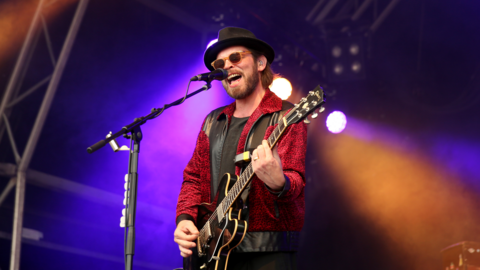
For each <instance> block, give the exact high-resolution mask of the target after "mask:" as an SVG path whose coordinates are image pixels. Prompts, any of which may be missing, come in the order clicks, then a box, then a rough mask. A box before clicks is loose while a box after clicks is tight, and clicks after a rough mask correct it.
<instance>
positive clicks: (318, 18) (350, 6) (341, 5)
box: [305, 0, 400, 34]
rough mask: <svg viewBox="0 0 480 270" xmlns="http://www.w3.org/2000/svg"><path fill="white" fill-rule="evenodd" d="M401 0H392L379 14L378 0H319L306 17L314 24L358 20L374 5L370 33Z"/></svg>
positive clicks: (375, 29)
mask: <svg viewBox="0 0 480 270" xmlns="http://www.w3.org/2000/svg"><path fill="white" fill-rule="evenodd" d="M398 2H400V0H390V2H389V3H388V4H387V5H386V6H385V8H384V9H383V10H382V11H381V12H380V14H378V5H377V0H363V1H361V0H319V1H318V2H317V4H316V5H315V6H314V7H313V9H312V11H311V12H310V13H309V14H308V15H307V17H306V18H305V20H306V21H309V22H311V24H312V25H320V24H323V23H326V22H330V23H331V22H339V21H344V20H350V21H351V22H356V21H358V20H359V19H360V18H361V17H362V15H363V14H364V13H365V12H366V10H367V9H368V8H369V7H370V5H373V23H372V24H371V25H370V26H369V27H368V33H370V34H373V33H374V32H375V31H377V29H378V28H379V27H380V25H381V24H382V23H383V22H384V21H385V19H386V18H387V17H388V15H390V13H391V12H392V10H393V9H394V8H395V6H396V5H397V4H398Z"/></svg>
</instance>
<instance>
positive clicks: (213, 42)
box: [207, 39, 218, 49]
mask: <svg viewBox="0 0 480 270" xmlns="http://www.w3.org/2000/svg"><path fill="white" fill-rule="evenodd" d="M217 41H218V39H214V40H212V41H210V42H209V43H208V45H207V49H208V47H210V46H212V45H213V44H215V43H217Z"/></svg>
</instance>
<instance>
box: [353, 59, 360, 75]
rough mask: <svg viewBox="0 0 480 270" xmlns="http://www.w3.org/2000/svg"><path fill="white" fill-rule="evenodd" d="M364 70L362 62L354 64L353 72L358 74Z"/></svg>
mask: <svg viewBox="0 0 480 270" xmlns="http://www.w3.org/2000/svg"><path fill="white" fill-rule="evenodd" d="M361 70H362V64H360V62H358V61H355V62H353V63H352V71H353V72H355V73H358V72H360V71H361Z"/></svg>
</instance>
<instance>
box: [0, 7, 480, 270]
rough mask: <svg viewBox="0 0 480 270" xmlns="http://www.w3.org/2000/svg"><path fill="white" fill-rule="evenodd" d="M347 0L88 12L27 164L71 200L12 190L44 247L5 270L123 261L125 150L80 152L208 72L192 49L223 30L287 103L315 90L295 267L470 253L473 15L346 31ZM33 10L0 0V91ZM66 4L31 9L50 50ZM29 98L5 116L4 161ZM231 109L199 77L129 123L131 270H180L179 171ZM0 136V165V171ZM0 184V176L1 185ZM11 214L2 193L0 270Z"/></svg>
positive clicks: (393, 263)
mask: <svg viewBox="0 0 480 270" xmlns="http://www.w3.org/2000/svg"><path fill="white" fill-rule="evenodd" d="M364 1H365V0H363V1H360V0H340V1H307V0H297V1H241V2H224V1H216V0H214V1H197V0H186V1H183V2H179V1H160V0H158V1H155V0H138V1H134V0H128V1H127V0H121V1H114V0H101V1H100V0H91V1H90V2H89V5H88V8H87V10H86V13H85V17H84V19H83V21H82V24H81V26H80V30H79V32H78V36H77V38H76V40H75V43H74V45H73V48H72V51H71V54H70V57H69V59H68V62H67V65H66V68H65V71H64V74H63V77H62V79H61V81H60V84H59V87H58V90H57V93H56V96H55V98H54V100H53V104H52V107H51V109H50V112H49V114H48V117H47V120H46V123H45V126H44V128H43V131H42V133H41V136H40V139H39V141H38V145H37V147H36V149H35V154H34V155H33V158H32V161H31V164H30V167H29V168H30V169H31V170H34V171H35V172H37V173H44V174H48V175H51V176H54V177H56V178H54V179H56V180H59V181H60V182H55V183H63V184H64V185H66V184H65V183H67V184H68V187H69V188H71V190H70V191H67V189H68V188H66V187H65V186H62V187H60V185H59V184H57V185H55V184H53V185H48V184H45V183H44V184H41V183H38V182H29V181H28V180H27V188H26V202H25V216H24V228H28V229H31V230H35V231H38V232H41V233H42V234H43V237H42V238H41V239H39V240H33V239H28V238H25V239H24V240H25V241H24V242H23V245H22V255H21V269H86V268H87V269H120V268H122V267H123V266H122V264H123V263H122V262H123V257H122V256H123V242H122V241H123V229H121V228H120V227H119V219H120V216H121V209H122V208H123V205H122V199H123V192H124V187H123V184H124V180H123V177H124V174H125V173H126V172H127V169H128V168H127V164H128V153H127V152H118V153H114V152H113V151H111V149H110V148H109V147H108V146H107V147H105V148H103V149H101V150H99V151H97V152H95V153H94V154H88V153H87V152H86V148H87V147H88V146H90V145H91V144H93V143H95V142H97V141H98V140H100V139H102V138H104V136H105V135H106V134H107V133H108V132H109V131H117V130H119V129H120V128H121V127H122V126H124V125H126V124H128V123H130V122H131V121H133V119H134V118H135V117H138V116H142V115H146V114H148V113H149V111H150V109H151V108H153V107H161V106H163V104H165V103H169V102H171V101H173V100H176V99H178V98H180V97H181V96H182V95H183V94H184V92H185V89H186V87H187V83H188V80H189V79H190V78H191V76H193V75H196V74H199V73H202V72H206V71H207V70H206V68H205V67H204V66H203V59H202V56H203V51H204V50H205V47H206V44H207V43H208V41H210V40H211V39H213V38H215V37H216V35H217V31H218V30H219V29H220V28H222V27H224V26H238V27H244V28H247V29H250V30H251V31H253V32H254V33H255V34H256V35H257V37H259V38H261V39H263V40H265V41H266V42H268V43H270V44H271V45H272V46H273V47H274V48H275V50H276V54H277V56H276V59H275V62H274V64H273V66H272V67H273V69H274V71H276V72H278V73H280V74H281V75H282V76H284V77H286V78H288V79H289V80H290V81H291V82H292V85H293V94H292V96H291V97H290V98H289V101H291V102H292V103H295V102H296V101H297V100H298V99H300V98H301V97H302V96H304V95H306V93H307V92H308V91H309V90H311V89H313V88H314V87H315V86H316V85H318V84H320V85H321V86H322V87H323V88H324V90H325V92H326V94H327V96H328V98H327V105H326V111H325V113H324V114H322V115H321V116H320V117H318V118H317V119H316V120H314V121H312V123H311V124H310V126H309V137H308V146H309V147H308V153H307V162H306V166H307V184H306V188H305V190H306V205H307V212H306V223H305V226H304V229H303V231H302V237H301V247H300V251H299V255H298V256H299V269H393V270H394V269H444V268H443V267H442V264H441V253H440V251H441V250H442V249H443V248H445V247H447V246H449V245H451V244H454V243H457V242H460V241H477V242H480V229H479V228H480V227H479V224H480V200H479V196H480V169H479V167H480V165H479V163H480V140H479V139H478V138H479V136H480V125H479V121H478V116H479V115H480V74H479V72H480V65H479V63H480V50H479V48H480V19H479V16H478V14H480V4H479V3H478V2H477V1H468V0H459V1H444V0H442V1H433V0H420V1H408V0H403V1H381V0H373V1H371V4H370V5H369V6H368V8H367V9H365V12H363V13H362V14H361V15H360V16H359V17H358V19H355V20H352V16H353V14H354V11H355V10H358V8H359V7H360V6H361V5H362V3H364ZM37 3H38V1H36V0H35V1H34V0H31V1H30V0H23V1H14V0H0V89H1V91H2V92H4V91H5V88H6V86H7V83H8V79H9V77H10V75H11V73H12V70H13V67H14V64H15V61H16V59H17V57H18V54H19V52H20V47H21V45H22V43H23V41H24V38H25V35H26V32H27V30H28V27H29V24H30V22H31V20H32V16H33V12H34V11H35V8H36V6H37ZM392 3H394V4H396V5H394V6H393V8H392V9H391V12H390V13H389V14H388V16H386V17H385V18H384V20H382V21H379V20H378V19H379V18H380V17H381V14H383V13H382V12H383V11H385V10H386V9H387V8H388V7H389V4H392ZM76 5H77V1H73V0H72V1H57V2H55V3H53V4H51V5H50V7H49V8H48V9H47V10H46V11H45V17H46V21H47V23H48V25H49V34H50V36H51V37H52V48H53V50H54V53H55V54H56V55H58V53H59V52H60V49H61V46H62V42H63V38H64V37H65V33H66V31H67V30H68V27H69V24H70V21H71V18H72V15H73V13H74V12H75V8H76ZM328 5H331V7H332V9H331V10H330V12H327V8H328ZM392 5H393V4H392ZM322 12H323V13H324V15H325V17H321V16H323V15H322ZM380 22H381V23H380ZM372 27H373V28H372ZM372 30H374V31H372ZM353 42H356V44H358V45H359V48H360V54H359V56H358V57H359V58H358V61H360V63H361V68H362V69H361V72H360V73H358V74H353V73H352V74H347V73H344V74H343V75H341V76H340V77H339V76H336V75H335V74H334V73H332V72H331V71H332V70H333V65H334V64H335V61H334V59H333V57H332V56H331V51H332V48H333V47H334V46H335V45H336V44H337V45H338V44H340V45H339V46H346V47H345V48H348V46H349V44H352V43H353ZM36 50H37V51H36V53H37V54H36V55H37V56H34V57H32V61H31V64H30V69H29V71H28V72H27V73H26V76H25V78H24V80H23V84H22V89H24V88H25V89H27V88H29V87H31V86H32V85H35V84H36V83H37V82H38V81H39V80H41V79H43V78H44V77H45V76H46V75H48V74H50V73H51V69H52V64H51V61H50V58H49V57H48V51H47V47H46V45H45V38H44V37H43V35H39V36H38V45H37V49H36ZM350 60H351V59H347V58H346V59H343V60H342V61H344V63H347V66H348V63H349V62H348V61H350ZM201 86H202V83H192V85H191V90H194V89H198V88H200V87H201ZM45 89H46V87H43V88H40V89H39V90H37V91H36V92H35V93H34V94H33V95H31V96H29V97H28V98H26V99H25V100H23V101H22V102H21V103H19V105H18V106H16V107H14V108H13V109H12V110H11V111H10V124H11V126H12V130H13V133H14V136H15V138H16V144H17V146H18V148H19V152H20V153H22V151H23V148H24V145H25V143H26V141H27V139H28V135H29V132H30V130H31V127H32V124H33V121H34V120H35V117H36V114H37V112H38V108H39V106H40V100H41V99H42V97H43V94H44V93H45ZM20 92H21V91H20ZM230 102H232V100H231V99H230V98H229V97H228V96H227V95H226V94H225V92H224V90H223V88H222V87H221V84H220V83H218V82H216V83H214V84H213V88H212V89H211V90H209V91H208V92H205V93H201V94H199V95H197V96H195V97H194V98H192V99H190V100H188V101H186V102H185V103H184V104H183V105H181V106H178V107H174V108H172V109H169V110H168V111H166V112H165V113H164V114H163V115H162V116H161V117H160V118H157V119H156V120H153V121H150V122H148V123H147V124H146V125H144V126H143V127H142V130H143V133H144V136H145V138H144V140H143V141H142V149H141V153H140V167H139V177H140V178H139V191H138V200H139V202H140V205H139V209H138V212H137V238H136V241H137V242H136V254H135V257H134V269H173V268H175V267H180V266H181V257H180V255H179V251H178V247H177V246H176V244H175V243H174V242H173V231H174V229H175V206H176V199H177V196H178V193H179V190H180V186H181V183H182V171H183V168H184V167H185V166H186V164H187V162H188V160H189V158H190V157H191V154H192V152H193V147H194V144H195V139H196V135H197V134H198V132H199V129H200V126H201V124H202V121H203V119H204V117H205V116H206V114H208V113H209V112H210V111H211V110H213V109H214V108H216V107H219V106H222V105H225V104H228V103H230ZM334 110H341V111H343V112H344V113H345V114H346V116H347V118H348V124H347V127H346V129H345V131H344V132H342V133H340V134H332V133H329V132H328V130H327V129H326V126H325V120H326V116H327V115H328V114H329V113H330V112H332V111H334ZM2 121H3V120H2ZM2 125H3V123H2ZM1 136H2V137H0V162H2V163H12V164H13V163H15V158H14V156H13V154H12V149H11V147H10V143H9V140H8V138H7V135H6V133H5V132H3V134H2V135H1ZM119 143H120V144H121V145H123V144H125V145H128V141H127V140H126V139H123V138H119ZM8 180H9V179H8V178H7V177H4V176H2V177H0V189H2V190H3V188H4V187H5V186H6V185H7V183H8ZM112 198H113V199H112ZM116 199H118V201H117V203H115V200H116ZM13 208H14V192H11V193H10V194H9V195H8V197H7V198H6V200H5V201H4V202H3V203H2V205H1V207H0V232H1V235H0V236H1V237H0V254H1V255H0V269H8V265H9V258H10V240H9V234H11V233H12V220H13Z"/></svg>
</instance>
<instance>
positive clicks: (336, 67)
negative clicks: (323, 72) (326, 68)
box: [333, 64, 343, 75]
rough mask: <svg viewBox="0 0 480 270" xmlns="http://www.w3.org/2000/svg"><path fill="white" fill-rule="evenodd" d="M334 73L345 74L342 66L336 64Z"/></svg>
mask: <svg viewBox="0 0 480 270" xmlns="http://www.w3.org/2000/svg"><path fill="white" fill-rule="evenodd" d="M333 72H334V73H335V74H337V75H340V74H342V72H343V66H342V64H335V66H334V67H333Z"/></svg>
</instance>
